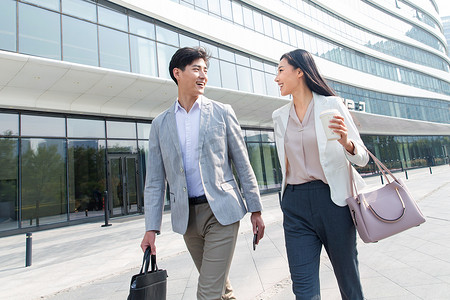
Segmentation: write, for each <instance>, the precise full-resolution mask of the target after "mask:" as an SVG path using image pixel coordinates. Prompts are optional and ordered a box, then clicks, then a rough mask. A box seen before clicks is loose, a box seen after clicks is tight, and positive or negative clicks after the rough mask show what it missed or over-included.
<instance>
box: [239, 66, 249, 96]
mask: <svg viewBox="0 0 450 300" xmlns="http://www.w3.org/2000/svg"><path fill="white" fill-rule="evenodd" d="M236 67H237V75H238V82H239V90H240V91H245V92H250V93H251V92H253V88H252V73H251V70H250V68H247V67H242V66H236Z"/></svg>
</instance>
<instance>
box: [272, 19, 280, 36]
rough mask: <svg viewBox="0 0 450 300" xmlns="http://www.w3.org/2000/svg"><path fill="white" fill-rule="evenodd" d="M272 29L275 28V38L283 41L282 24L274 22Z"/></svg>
mask: <svg viewBox="0 0 450 300" xmlns="http://www.w3.org/2000/svg"><path fill="white" fill-rule="evenodd" d="M272 28H273V38H274V39H276V40H279V41H281V28H280V22H278V21H277V20H272Z"/></svg>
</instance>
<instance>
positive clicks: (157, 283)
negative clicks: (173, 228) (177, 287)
mask: <svg viewBox="0 0 450 300" xmlns="http://www.w3.org/2000/svg"><path fill="white" fill-rule="evenodd" d="M149 266H151V269H150V272H149V271H148V269H149ZM166 295H167V271H166V270H162V269H158V266H157V265H156V255H151V254H150V247H148V248H147V250H145V253H144V259H143V261H142V266H141V270H140V271H139V274H136V275H133V277H132V278H131V284H130V294H129V295H128V300H165V299H166Z"/></svg>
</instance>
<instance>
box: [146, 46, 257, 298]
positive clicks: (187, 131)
mask: <svg viewBox="0 0 450 300" xmlns="http://www.w3.org/2000/svg"><path fill="white" fill-rule="evenodd" d="M207 64H208V55H207V53H206V51H205V50H204V49H202V48H188V47H186V48H181V49H179V50H178V51H177V52H176V53H175V54H174V55H173V56H172V59H171V61H170V64H169V72H170V76H171V77H172V79H173V80H174V81H175V83H176V84H177V86H178V99H177V101H176V102H175V103H174V105H172V106H171V107H170V108H169V109H167V110H166V111H164V112H163V113H161V114H160V115H158V116H157V117H156V118H155V119H154V120H153V123H152V129H151V131H150V139H149V153H148V168H147V178H146V183H145V193H144V201H145V224H146V233H145V235H144V238H143V240H142V243H141V247H142V249H143V250H145V249H146V248H147V247H149V246H150V247H151V249H152V254H156V247H155V237H156V233H159V231H160V228H161V220H162V212H163V204H164V196H165V186H166V181H167V182H168V184H169V190H170V205H171V214H172V215H171V219H172V228H173V230H174V231H175V232H178V233H180V234H183V237H184V240H185V243H186V246H187V248H188V250H189V253H190V254H191V257H192V259H193V260H194V263H195V265H196V267H197V269H198V271H199V273H200V276H199V279H198V287H197V299H199V300H216V299H235V298H234V296H233V290H232V288H231V285H230V283H229V281H228V271H229V269H230V264H231V260H232V257H233V253H234V248H235V245H236V239H237V234H238V229H239V221H240V219H242V217H243V216H244V215H245V214H246V213H247V211H249V212H251V213H252V214H251V218H250V219H251V222H252V226H253V233H254V234H256V233H257V243H258V242H259V240H260V239H261V238H262V237H263V236H264V222H263V220H262V217H261V210H262V205H261V199H260V196H259V190H258V186H257V183H256V178H255V174H254V173H253V170H252V168H251V166H250V162H249V159H248V155H247V149H246V146H245V143H244V139H243V137H242V132H241V128H240V126H239V123H238V121H237V119H236V116H235V114H234V111H233V110H232V108H231V106H229V105H225V104H222V103H218V102H215V101H212V100H209V99H208V98H206V97H204V96H203V93H204V90H205V85H206V83H207V81H208V76H207V70H208V69H207ZM232 161H233V163H234V166H235V169H236V171H237V174H238V175H239V178H240V181H241V185H242V188H243V192H244V196H245V204H244V201H243V198H242V196H241V194H240V192H239V189H238V187H237V184H236V180H235V178H234V176H233V172H232V167H231V162H232Z"/></svg>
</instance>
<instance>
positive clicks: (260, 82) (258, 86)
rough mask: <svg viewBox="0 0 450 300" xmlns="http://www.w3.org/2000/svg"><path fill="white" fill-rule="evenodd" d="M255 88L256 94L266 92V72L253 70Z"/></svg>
mask: <svg viewBox="0 0 450 300" xmlns="http://www.w3.org/2000/svg"><path fill="white" fill-rule="evenodd" d="M252 79H253V89H254V92H255V93H256V94H262V95H265V94H266V81H265V79H264V72H262V71H258V70H252Z"/></svg>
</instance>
